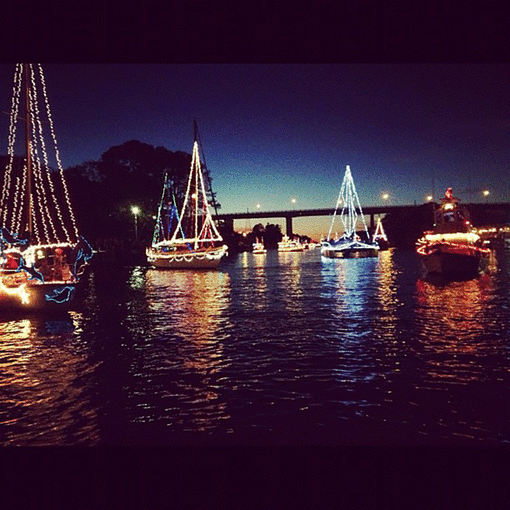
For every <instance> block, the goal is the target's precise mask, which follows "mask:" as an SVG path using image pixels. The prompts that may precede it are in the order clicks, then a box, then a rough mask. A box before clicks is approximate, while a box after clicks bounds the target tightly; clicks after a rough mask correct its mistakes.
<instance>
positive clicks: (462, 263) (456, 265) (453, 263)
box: [420, 251, 489, 277]
mask: <svg viewBox="0 0 510 510" xmlns="http://www.w3.org/2000/svg"><path fill="white" fill-rule="evenodd" d="M420 259H421V262H422V264H423V267H424V269H425V271H426V272H427V273H428V274H436V275H441V276H450V277H455V276H475V275H477V274H479V273H480V272H483V271H484V270H485V269H486V267H487V265H488V263H489V256H488V255H485V254H482V253H474V254H472V255H463V254H458V253H449V252H446V251H436V252H433V253H430V254H428V255H421V256H420Z"/></svg>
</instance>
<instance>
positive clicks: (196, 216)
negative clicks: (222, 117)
mask: <svg viewBox="0 0 510 510" xmlns="http://www.w3.org/2000/svg"><path fill="white" fill-rule="evenodd" d="M193 127H194V139H195V140H194V144H193V149H195V144H196V146H197V152H196V157H197V159H199V158H200V155H199V153H198V139H197V137H198V126H197V121H196V119H195V122H194V125H193ZM194 163H195V166H194V168H193V180H194V182H195V192H194V195H195V215H194V216H195V218H194V220H195V235H194V237H195V242H194V246H195V250H196V249H197V248H198V165H199V164H200V161H197V160H195V161H194ZM192 196H193V195H192Z"/></svg>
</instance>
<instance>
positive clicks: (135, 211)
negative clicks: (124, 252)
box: [131, 205, 140, 241]
mask: <svg viewBox="0 0 510 510" xmlns="http://www.w3.org/2000/svg"><path fill="white" fill-rule="evenodd" d="M131 212H132V213H133V215H134V217H135V241H138V215H139V214H140V208H139V207H138V206H136V205H133V206H132V207H131Z"/></svg>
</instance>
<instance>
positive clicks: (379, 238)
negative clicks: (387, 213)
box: [372, 218, 390, 251]
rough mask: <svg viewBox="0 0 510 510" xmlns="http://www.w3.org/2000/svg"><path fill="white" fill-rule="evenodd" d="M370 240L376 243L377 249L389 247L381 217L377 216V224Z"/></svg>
mask: <svg viewBox="0 0 510 510" xmlns="http://www.w3.org/2000/svg"><path fill="white" fill-rule="evenodd" d="M372 241H374V243H377V245H378V246H379V250H381V251H383V250H387V249H388V248H389V246H390V245H389V243H388V237H387V236H386V232H385V231H384V228H383V224H382V220H381V218H377V226H376V228H375V232H374V235H373V236H372Z"/></svg>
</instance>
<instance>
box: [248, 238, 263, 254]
mask: <svg viewBox="0 0 510 510" xmlns="http://www.w3.org/2000/svg"><path fill="white" fill-rule="evenodd" d="M251 251H252V253H255V254H259V255H260V254H264V253H267V250H266V247H265V246H264V243H263V242H261V241H256V242H255V243H253V245H252V250H251Z"/></svg>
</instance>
